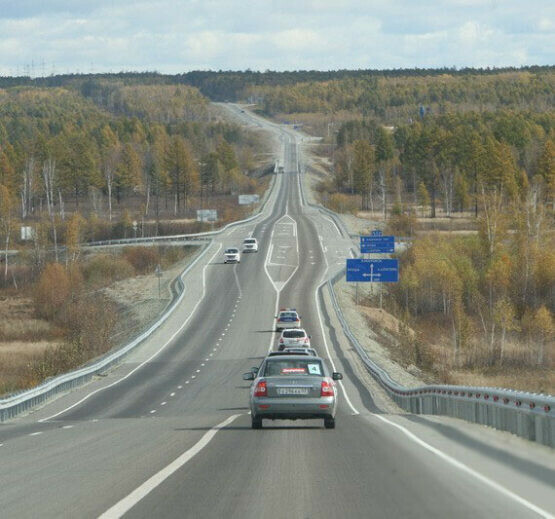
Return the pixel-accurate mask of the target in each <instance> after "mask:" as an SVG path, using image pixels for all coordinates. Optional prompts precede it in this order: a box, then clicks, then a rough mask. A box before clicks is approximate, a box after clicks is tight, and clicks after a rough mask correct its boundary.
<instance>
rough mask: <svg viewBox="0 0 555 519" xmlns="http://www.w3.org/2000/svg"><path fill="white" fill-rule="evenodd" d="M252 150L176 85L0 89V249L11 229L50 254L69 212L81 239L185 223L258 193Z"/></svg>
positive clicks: (248, 140) (239, 133) (255, 145)
mask: <svg viewBox="0 0 555 519" xmlns="http://www.w3.org/2000/svg"><path fill="white" fill-rule="evenodd" d="M261 151H264V145H263V143H262V140H261V138H260V136H259V135H256V134H253V133H248V132H245V131H244V130H243V129H241V128H240V127H239V126H237V125H234V124H232V123H230V122H228V121H226V120H225V119H224V118H222V117H221V115H219V114H218V113H217V112H216V111H215V110H214V108H213V107H212V106H211V105H210V104H209V101H208V99H207V98H205V97H204V96H203V95H202V94H201V93H200V92H199V91H198V90H197V89H195V88H193V87H189V86H185V85H177V86H169V85H130V86H128V85H124V84H122V83H119V82H104V83H103V82H92V83H91V82H85V83H83V84H82V85H81V87H80V89H79V90H75V89H71V88H70V89H68V88H65V87H26V86H22V87H10V88H7V89H3V90H0V211H1V221H2V226H1V229H0V238H1V240H2V244H3V245H4V247H3V248H4V249H5V250H6V251H7V250H8V249H9V246H10V243H11V244H13V245H15V242H16V241H17V240H18V238H17V236H16V233H15V230H16V221H17V222H19V223H25V222H28V225H31V224H32V225H35V226H36V225H38V226H39V227H40V226H45V227H47V229H45V231H44V232H45V234H46V236H47V241H49V242H51V244H52V246H53V247H54V248H56V247H57V245H58V243H63V242H64V240H65V238H64V234H65V228H66V226H67V223H68V222H69V221H70V219H71V217H72V215H74V214H75V213H79V214H80V216H83V217H86V218H87V220H88V222H89V223H90V222H91V221H93V222H96V223H97V225H96V228H97V229H96V230H98V231H99V232H95V229H91V230H90V232H89V234H88V235H87V236H86V238H87V239H104V238H110V237H114V238H116V237H120V236H122V235H123V234H124V233H125V229H122V224H123V226H124V227H125V226H127V227H129V221H130V220H131V219H135V220H140V221H141V222H142V223H143V224H144V225H147V224H148V223H149V222H150V223H151V226H152V222H154V223H155V230H154V231H152V230H150V231H149V232H150V233H158V232H159V231H160V226H161V223H160V220H161V218H162V217H163V218H164V219H168V217H171V218H173V219H176V218H182V219H183V218H189V219H190V218H193V219H194V217H195V213H194V210H196V209H198V208H199V206H202V204H203V202H204V203H205V204H206V203H207V202H206V201H207V199H209V198H211V197H212V198H214V199H216V198H217V197H218V196H224V195H229V194H230V193H231V192H239V191H240V192H247V193H249V192H253V191H254V190H256V189H258V188H259V187H260V186H259V182H258V181H257V180H256V179H255V178H253V177H252V176H249V175H250V174H252V173H253V172H254V171H255V170H256V169H257V167H258V166H259V164H260V158H259V157H257V156H256V155H257V154H260V153H261ZM193 198H194V200H195V202H194V204H193V203H192V200H193ZM203 199H204V200H203ZM214 203H215V202H214ZM222 209H225V207H222ZM91 217H92V220H91ZM145 222H146V223H145ZM101 224H106V225H101ZM118 224H119V225H118ZM175 230H176V229H174V231H175ZM182 230H185V228H184V229H182ZM99 233H100V234H99ZM81 238H83V239H84V238H85V236H82V237H81ZM5 263H6V266H5V268H4V274H5V276H6V277H7V264H8V262H7V254H6V256H5Z"/></svg>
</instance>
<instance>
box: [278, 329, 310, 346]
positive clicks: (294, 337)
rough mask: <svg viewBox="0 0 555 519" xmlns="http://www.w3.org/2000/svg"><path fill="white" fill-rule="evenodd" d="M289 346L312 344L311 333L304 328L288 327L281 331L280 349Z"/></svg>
mask: <svg viewBox="0 0 555 519" xmlns="http://www.w3.org/2000/svg"><path fill="white" fill-rule="evenodd" d="M289 346H307V347H308V346H310V335H308V333H306V331H305V330H303V329H302V328H286V329H285V330H283V331H282V332H281V337H280V338H279V341H278V350H283V349H284V348H287V347H289Z"/></svg>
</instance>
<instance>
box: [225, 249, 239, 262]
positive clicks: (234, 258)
mask: <svg viewBox="0 0 555 519" xmlns="http://www.w3.org/2000/svg"><path fill="white" fill-rule="evenodd" d="M224 263H241V253H240V252H239V249H235V248H229V249H226V250H225V252H224Z"/></svg>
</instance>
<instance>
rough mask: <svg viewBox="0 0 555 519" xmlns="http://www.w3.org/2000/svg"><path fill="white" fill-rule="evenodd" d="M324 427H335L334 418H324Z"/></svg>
mask: <svg viewBox="0 0 555 519" xmlns="http://www.w3.org/2000/svg"><path fill="white" fill-rule="evenodd" d="M324 427H325V428H326V429H335V418H324Z"/></svg>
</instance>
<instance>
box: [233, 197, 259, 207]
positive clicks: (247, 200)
mask: <svg viewBox="0 0 555 519" xmlns="http://www.w3.org/2000/svg"><path fill="white" fill-rule="evenodd" d="M238 202H239V205H251V204H258V203H259V202H260V196H259V195H239V200H238Z"/></svg>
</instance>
